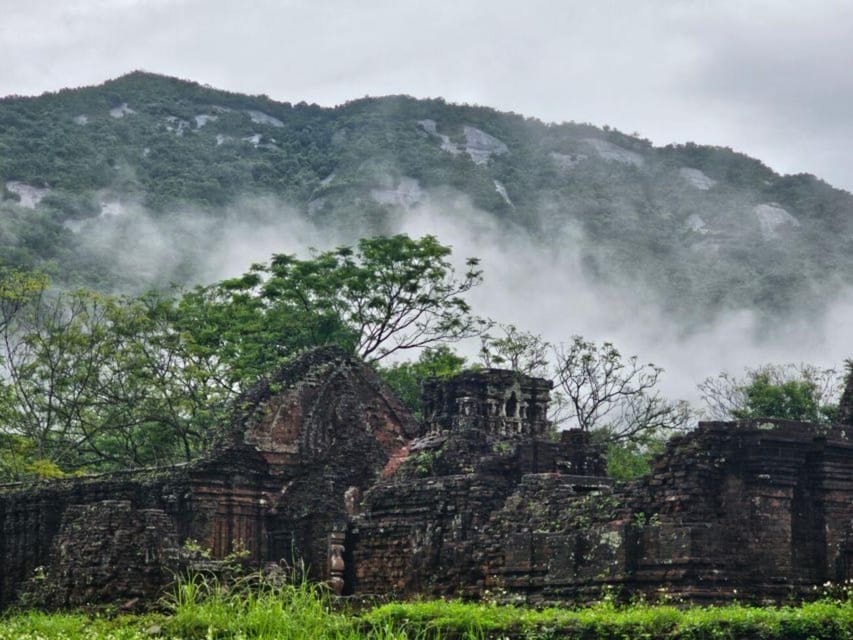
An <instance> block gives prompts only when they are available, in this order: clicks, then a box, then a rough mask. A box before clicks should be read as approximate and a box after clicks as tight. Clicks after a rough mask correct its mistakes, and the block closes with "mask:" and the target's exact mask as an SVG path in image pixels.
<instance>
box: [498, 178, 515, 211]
mask: <svg viewBox="0 0 853 640" xmlns="http://www.w3.org/2000/svg"><path fill="white" fill-rule="evenodd" d="M493 182H494V183H495V191H497V192H498V194H499V195H500V197H501V198H503V199H504V202H506V203H507V204H508V205H509V206H511V207H512V208H513V209H515V205H514V204H513V203H512V200H510V199H509V194H508V193H507V191H506V187H505V186H504V185H503V183H501V182H499V181H497V180H494V181H493Z"/></svg>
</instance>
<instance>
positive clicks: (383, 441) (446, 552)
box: [0, 349, 853, 606]
mask: <svg viewBox="0 0 853 640" xmlns="http://www.w3.org/2000/svg"><path fill="white" fill-rule="evenodd" d="M550 390H551V383H550V382H549V381H547V380H543V379H539V378H531V377H527V376H523V375H520V374H516V373H513V372H508V371H498V370H484V371H480V372H469V373H465V374H462V375H460V376H457V377H456V378H453V379H451V380H448V381H445V382H433V383H430V384H428V385H426V388H425V394H424V400H425V415H426V419H425V420H424V422H423V424H421V423H419V422H418V421H417V420H415V419H414V418H413V416H412V415H411V414H410V413H409V412H408V410H407V409H406V408H405V407H404V406H403V405H402V403H401V402H400V400H399V399H398V398H396V397H395V395H394V393H393V392H392V391H391V390H390V388H389V387H388V386H387V385H385V384H384V383H383V382H382V381H381V380H380V379H379V377H378V376H377V375H376V374H375V373H374V372H373V370H372V369H370V368H369V367H368V366H366V365H364V364H363V363H362V362H360V361H358V360H357V359H354V358H352V357H350V356H347V355H346V354H344V353H343V352H340V351H337V350H333V349H321V350H317V351H314V352H311V353H309V354H306V355H305V356H304V357H302V358H301V359H299V360H298V361H296V362H294V363H293V364H291V365H290V366H288V367H286V368H285V369H283V370H282V371H281V372H280V373H279V374H278V375H277V376H275V377H274V378H273V379H272V380H270V381H269V382H267V383H265V384H262V385H261V386H260V387H258V388H257V389H256V390H255V391H254V392H253V393H252V394H250V395H249V396H247V397H246V398H243V399H242V401H241V402H240V403H239V406H240V409H239V411H238V412H237V414H236V418H235V420H234V423H233V426H232V428H231V431H230V435H229V437H228V439H227V442H226V443H225V444H224V445H223V446H222V447H220V448H219V449H218V450H217V451H216V452H215V453H213V454H211V455H210V456H209V457H208V458H206V459H204V460H200V461H198V462H195V463H192V464H187V465H183V466H177V467H169V468H158V469H143V470H129V471H126V472H120V473H114V474H108V475H98V476H89V477H83V478H76V479H61V480H54V481H46V482H41V483H38V484H33V485H5V486H0V533H1V534H2V535H0V562H2V565H0V568H2V572H0V606H8V605H10V604H12V603H15V602H16V601H18V600H19V599H20V598H21V595H22V594H25V595H27V596H28V597H30V596H31V595H32V594H33V593H36V594H37V595H38V596H39V600H38V601H39V602H40V603H43V604H45V605H53V606H68V605H81V604H87V603H98V602H116V601H119V602H124V601H128V600H130V601H131V602H137V601H138V602H150V601H152V600H153V599H154V598H156V597H157V595H158V594H159V593H161V591H162V590H163V589H164V588H165V587H166V586H167V585H168V584H169V582H170V581H171V580H172V576H173V572H174V571H175V569H176V567H179V566H180V565H181V562H182V558H183V557H184V556H185V552H184V551H183V549H185V548H186V546H187V542H188V541H193V544H194V545H197V546H201V547H203V548H207V549H209V550H210V553H211V555H212V556H213V557H214V558H224V557H226V556H227V555H228V554H229V553H231V552H233V551H235V550H245V553H246V554H248V556H249V559H250V560H251V561H252V562H253V563H254V564H256V565H258V566H263V565H266V564H268V563H280V562H287V563H292V562H293V561H294V560H296V561H302V562H304V563H305V564H306V565H307V566H308V567H309V568H310V571H311V573H312V576H313V577H314V578H315V579H317V580H323V581H326V582H328V583H329V584H330V586H331V588H332V589H334V590H335V591H336V592H338V593H342V594H356V595H372V594H381V595H387V596H394V597H406V596H413V595H452V596H466V597H472V598H477V597H480V596H482V595H483V594H484V593H486V592H489V593H491V594H499V595H500V597H503V598H506V599H510V600H513V601H525V602H529V603H544V602H557V601H567V600H582V599H589V598H592V597H595V596H596V595H597V594H599V593H600V592H601V590H602V589H603V588H614V589H617V590H619V591H622V592H625V593H638V592H641V593H645V594H655V593H657V592H659V591H660V590H665V591H666V592H668V593H669V594H673V595H680V596H683V597H685V598H687V599H691V600H696V601H724V600H727V599H731V598H733V597H735V596H737V597H738V598H740V599H754V600H766V599H771V600H783V599H786V598H797V597H804V596H806V595H807V594H809V593H811V592H813V589H814V587H815V586H818V585H822V584H823V583H824V582H826V581H836V580H837V581H841V580H846V579H851V578H853V443H851V440H850V438H849V435H848V433H847V431H848V430H849V429H850V428H851V427H850V424H851V417H853V389H851V388H850V386H848V389H847V391H846V392H845V396H844V398H843V400H842V411H841V418H840V420H839V422H840V423H841V424H839V425H838V426H836V427H834V428H832V429H828V430H827V429H822V428H819V427H817V426H814V425H809V424H802V423H792V422H784V421H778V420H762V421H744V422H726V423H722V422H706V423H700V424H699V426H698V428H697V429H696V430H694V431H692V432H690V433H687V434H684V435H681V436H679V437H677V438H675V439H673V440H672V441H670V443H669V444H668V446H667V448H666V450H665V452H664V453H663V454H662V455H661V456H659V457H658V458H657V460H656V462H655V464H654V469H653V471H652V472H651V474H649V475H648V476H645V477H643V478H641V479H639V480H637V481H634V482H631V483H615V482H613V481H612V480H611V479H609V478H607V477H606V476H605V460H604V458H603V456H602V454H601V452H600V451H599V450H598V449H596V448H595V447H594V446H593V445H592V444H591V442H590V441H589V438H588V437H587V435H586V434H585V433H582V432H578V431H566V432H562V433H560V434H557V435H555V434H553V433H552V429H551V426H550V423H549V421H548V414H547V411H548V402H549V395H550Z"/></svg>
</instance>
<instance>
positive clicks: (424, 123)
mask: <svg viewBox="0 0 853 640" xmlns="http://www.w3.org/2000/svg"><path fill="white" fill-rule="evenodd" d="M418 126H420V128H421V129H423V130H424V131H426V132H427V133H428V134H429V135H431V136H434V137H436V138H438V139H439V140H441V150H442V151H447V153H449V154H452V155H454V156H455V155H459V154H460V153H461V151H460V150H459V148H458V147H457V146H456V145H455V144H453V143H452V142H451V141H450V136H446V135H444V134H443V133H439V132H438V125H437V124H436V122H435V120H429V119H426V120H418Z"/></svg>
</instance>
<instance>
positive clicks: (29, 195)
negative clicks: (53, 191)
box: [6, 180, 50, 209]
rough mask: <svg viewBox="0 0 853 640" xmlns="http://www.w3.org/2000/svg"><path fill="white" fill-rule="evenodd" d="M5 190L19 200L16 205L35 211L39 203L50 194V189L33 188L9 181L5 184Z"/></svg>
mask: <svg viewBox="0 0 853 640" xmlns="http://www.w3.org/2000/svg"><path fill="white" fill-rule="evenodd" d="M6 190H7V191H10V192H11V193H14V194H16V195H17V196H18V197H19V198H20V200H19V201H18V204H19V205H20V206H22V207H26V208H27V209H35V208H36V206H37V205H38V203H39V202H41V201H42V200H43V199H44V197H45V196H46V195H47V194H48V193H50V189H45V188H42V187H34V186H32V185H30V184H26V183H23V182H18V181H17V180H11V181H9V182H7V183H6Z"/></svg>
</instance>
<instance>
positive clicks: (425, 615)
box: [0, 575, 853, 640]
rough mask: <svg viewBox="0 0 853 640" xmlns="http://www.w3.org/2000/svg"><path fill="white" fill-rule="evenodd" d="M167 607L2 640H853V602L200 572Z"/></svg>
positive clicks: (63, 623) (52, 622)
mask: <svg viewBox="0 0 853 640" xmlns="http://www.w3.org/2000/svg"><path fill="white" fill-rule="evenodd" d="M163 604H164V610H165V611H164V613H160V614H147V615H138V616H114V617H109V616H96V615H85V614H81V613H57V614H47V613H41V612H25V613H15V614H9V615H7V616H5V617H3V618H0V640H13V639H14V640H142V639H147V640H151V639H153V638H175V639H181V640H218V639H223V640H224V639H233V640H242V639H245V640H249V639H253V640H255V639H257V640H267V639H268V640H273V639H275V640H290V639H294V640H298V639H305V640H309V639H310V640H327V639H328V640H355V639H357V638H365V639H372V640H485V639H487V638H495V639H504V638H507V639H513V640H515V639H521V638H531V639H538V640H547V639H556V638H576V639H580V640H639V639H647V640H853V599H843V600H829V599H825V600H820V601H817V602H813V603H806V604H802V605H800V606H785V607H755V606H747V605H738V604H735V605H728V606H721V607H687V608H677V607H675V606H671V605H648V604H633V605H626V606H620V605H617V604H615V603H614V602H612V601H604V602H601V603H598V604H595V605H593V606H590V607H581V608H548V609H541V610H537V609H532V608H526V607H515V606H505V605H496V604H471V603H462V602H459V601H452V600H451V601H446V600H432V601H422V602H410V603H394V604H385V605H381V606H376V607H373V608H370V609H367V610H366V611H362V612H360V613H355V612H351V611H347V610H346V609H342V608H341V607H340V606H339V605H335V606H333V601H332V600H331V599H330V598H329V597H328V594H327V592H326V591H325V590H324V589H323V588H321V587H318V586H317V585H312V584H310V583H308V582H305V581H297V582H294V583H286V584H270V583H268V582H263V581H260V580H257V579H254V578H252V577H246V578H243V579H241V580H239V581H238V582H237V583H234V584H231V585H230V586H229V587H228V588H225V587H224V586H223V585H222V583H220V582H219V581H218V580H216V579H214V578H210V577H206V576H203V575H196V576H193V577H191V578H187V579H184V580H182V581H180V584H179V586H178V587H177V588H176V589H175V591H174V592H173V593H172V594H171V595H170V596H169V597H167V598H166V599H165V600H164V603H163Z"/></svg>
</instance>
